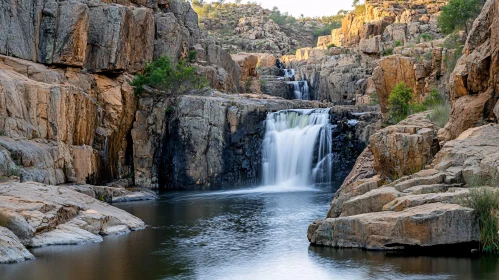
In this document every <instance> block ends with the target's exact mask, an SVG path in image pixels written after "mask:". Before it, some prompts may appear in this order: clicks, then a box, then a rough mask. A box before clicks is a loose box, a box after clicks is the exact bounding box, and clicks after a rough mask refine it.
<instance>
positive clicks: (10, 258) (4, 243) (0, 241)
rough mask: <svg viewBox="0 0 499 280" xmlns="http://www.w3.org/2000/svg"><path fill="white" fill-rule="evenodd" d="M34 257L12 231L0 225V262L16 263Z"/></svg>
mask: <svg viewBox="0 0 499 280" xmlns="http://www.w3.org/2000/svg"><path fill="white" fill-rule="evenodd" d="M34 258H35V257H34V256H33V255H32V254H31V253H30V252H29V251H28V250H27V249H26V248H25V247H24V246H23V244H22V243H21V241H20V240H19V238H17V236H16V235H15V234H13V233H12V231H10V230H8V229H6V228H4V227H0V263H16V262H22V261H26V260H32V259H34Z"/></svg>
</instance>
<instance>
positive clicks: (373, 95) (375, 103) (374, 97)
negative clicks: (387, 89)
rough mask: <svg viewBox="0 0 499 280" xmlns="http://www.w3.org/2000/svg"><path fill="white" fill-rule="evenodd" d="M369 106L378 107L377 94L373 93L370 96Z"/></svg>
mask: <svg viewBox="0 0 499 280" xmlns="http://www.w3.org/2000/svg"><path fill="white" fill-rule="evenodd" d="M370 105H372V106H375V105H379V96H378V93H377V92H374V93H373V94H371V103H370Z"/></svg>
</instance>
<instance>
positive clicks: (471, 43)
mask: <svg viewBox="0 0 499 280" xmlns="http://www.w3.org/2000/svg"><path fill="white" fill-rule="evenodd" d="M498 33H499V1H497V0H489V1H487V2H486V4H485V6H484V7H483V9H482V13H481V14H480V15H479V16H478V18H477V19H476V20H475V22H474V23H473V27H472V29H471V31H470V34H469V36H468V39H467V41H466V45H465V47H464V51H463V53H464V55H463V57H461V59H460V60H459V61H458V63H457V66H456V69H455V70H454V72H453V73H452V76H451V79H450V97H451V104H452V113H451V117H450V120H449V122H448V123H447V125H446V126H445V128H444V129H442V130H441V131H440V132H439V139H440V141H441V142H443V143H444V142H446V141H449V140H452V139H455V138H456V137H458V136H459V135H460V134H461V133H462V132H463V131H465V130H467V129H469V128H471V127H474V126H476V125H480V124H481V123H483V122H484V121H487V120H488V119H495V118H496V117H497V113H496V114H494V106H495V104H496V103H497V100H498V98H499V97H498V95H497V92H498V87H497V84H498V78H497V72H498V71H499V54H498V53H499V49H498V48H499V37H498V35H497V34H498ZM496 112H497V110H496Z"/></svg>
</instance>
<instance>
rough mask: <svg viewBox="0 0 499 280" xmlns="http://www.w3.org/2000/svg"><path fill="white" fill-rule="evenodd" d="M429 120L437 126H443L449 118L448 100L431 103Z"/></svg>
mask: <svg viewBox="0 0 499 280" xmlns="http://www.w3.org/2000/svg"><path fill="white" fill-rule="evenodd" d="M430 110H431V114H430V120H431V121H432V122H433V123H435V124H437V125H438V126H439V127H445V125H446V124H447V122H448V121H449V118H450V112H451V107H450V104H449V102H444V103H442V104H438V105H433V106H431V107H430Z"/></svg>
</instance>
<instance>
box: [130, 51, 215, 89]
mask: <svg viewBox="0 0 499 280" xmlns="http://www.w3.org/2000/svg"><path fill="white" fill-rule="evenodd" d="M130 84H131V85H132V86H134V87H135V89H134V90H135V95H137V96H140V95H141V94H142V93H143V92H144V90H145V89H146V87H150V88H153V89H155V90H158V91H165V92H168V93H170V94H172V95H180V94H186V93H190V92H192V91H199V90H202V89H204V88H206V87H207V86H208V81H207V80H206V78H205V77H202V76H199V75H198V74H197V73H196V68H195V67H193V66H191V65H189V64H188V63H187V62H186V61H185V60H181V61H179V62H178V63H172V62H171V61H170V59H169V58H168V57H167V56H162V57H160V58H159V59H158V60H156V61H152V62H150V63H147V64H146V65H145V67H144V71H143V73H142V74H139V75H137V76H136V77H135V79H134V80H133V81H132V82H131V83H130Z"/></svg>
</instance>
